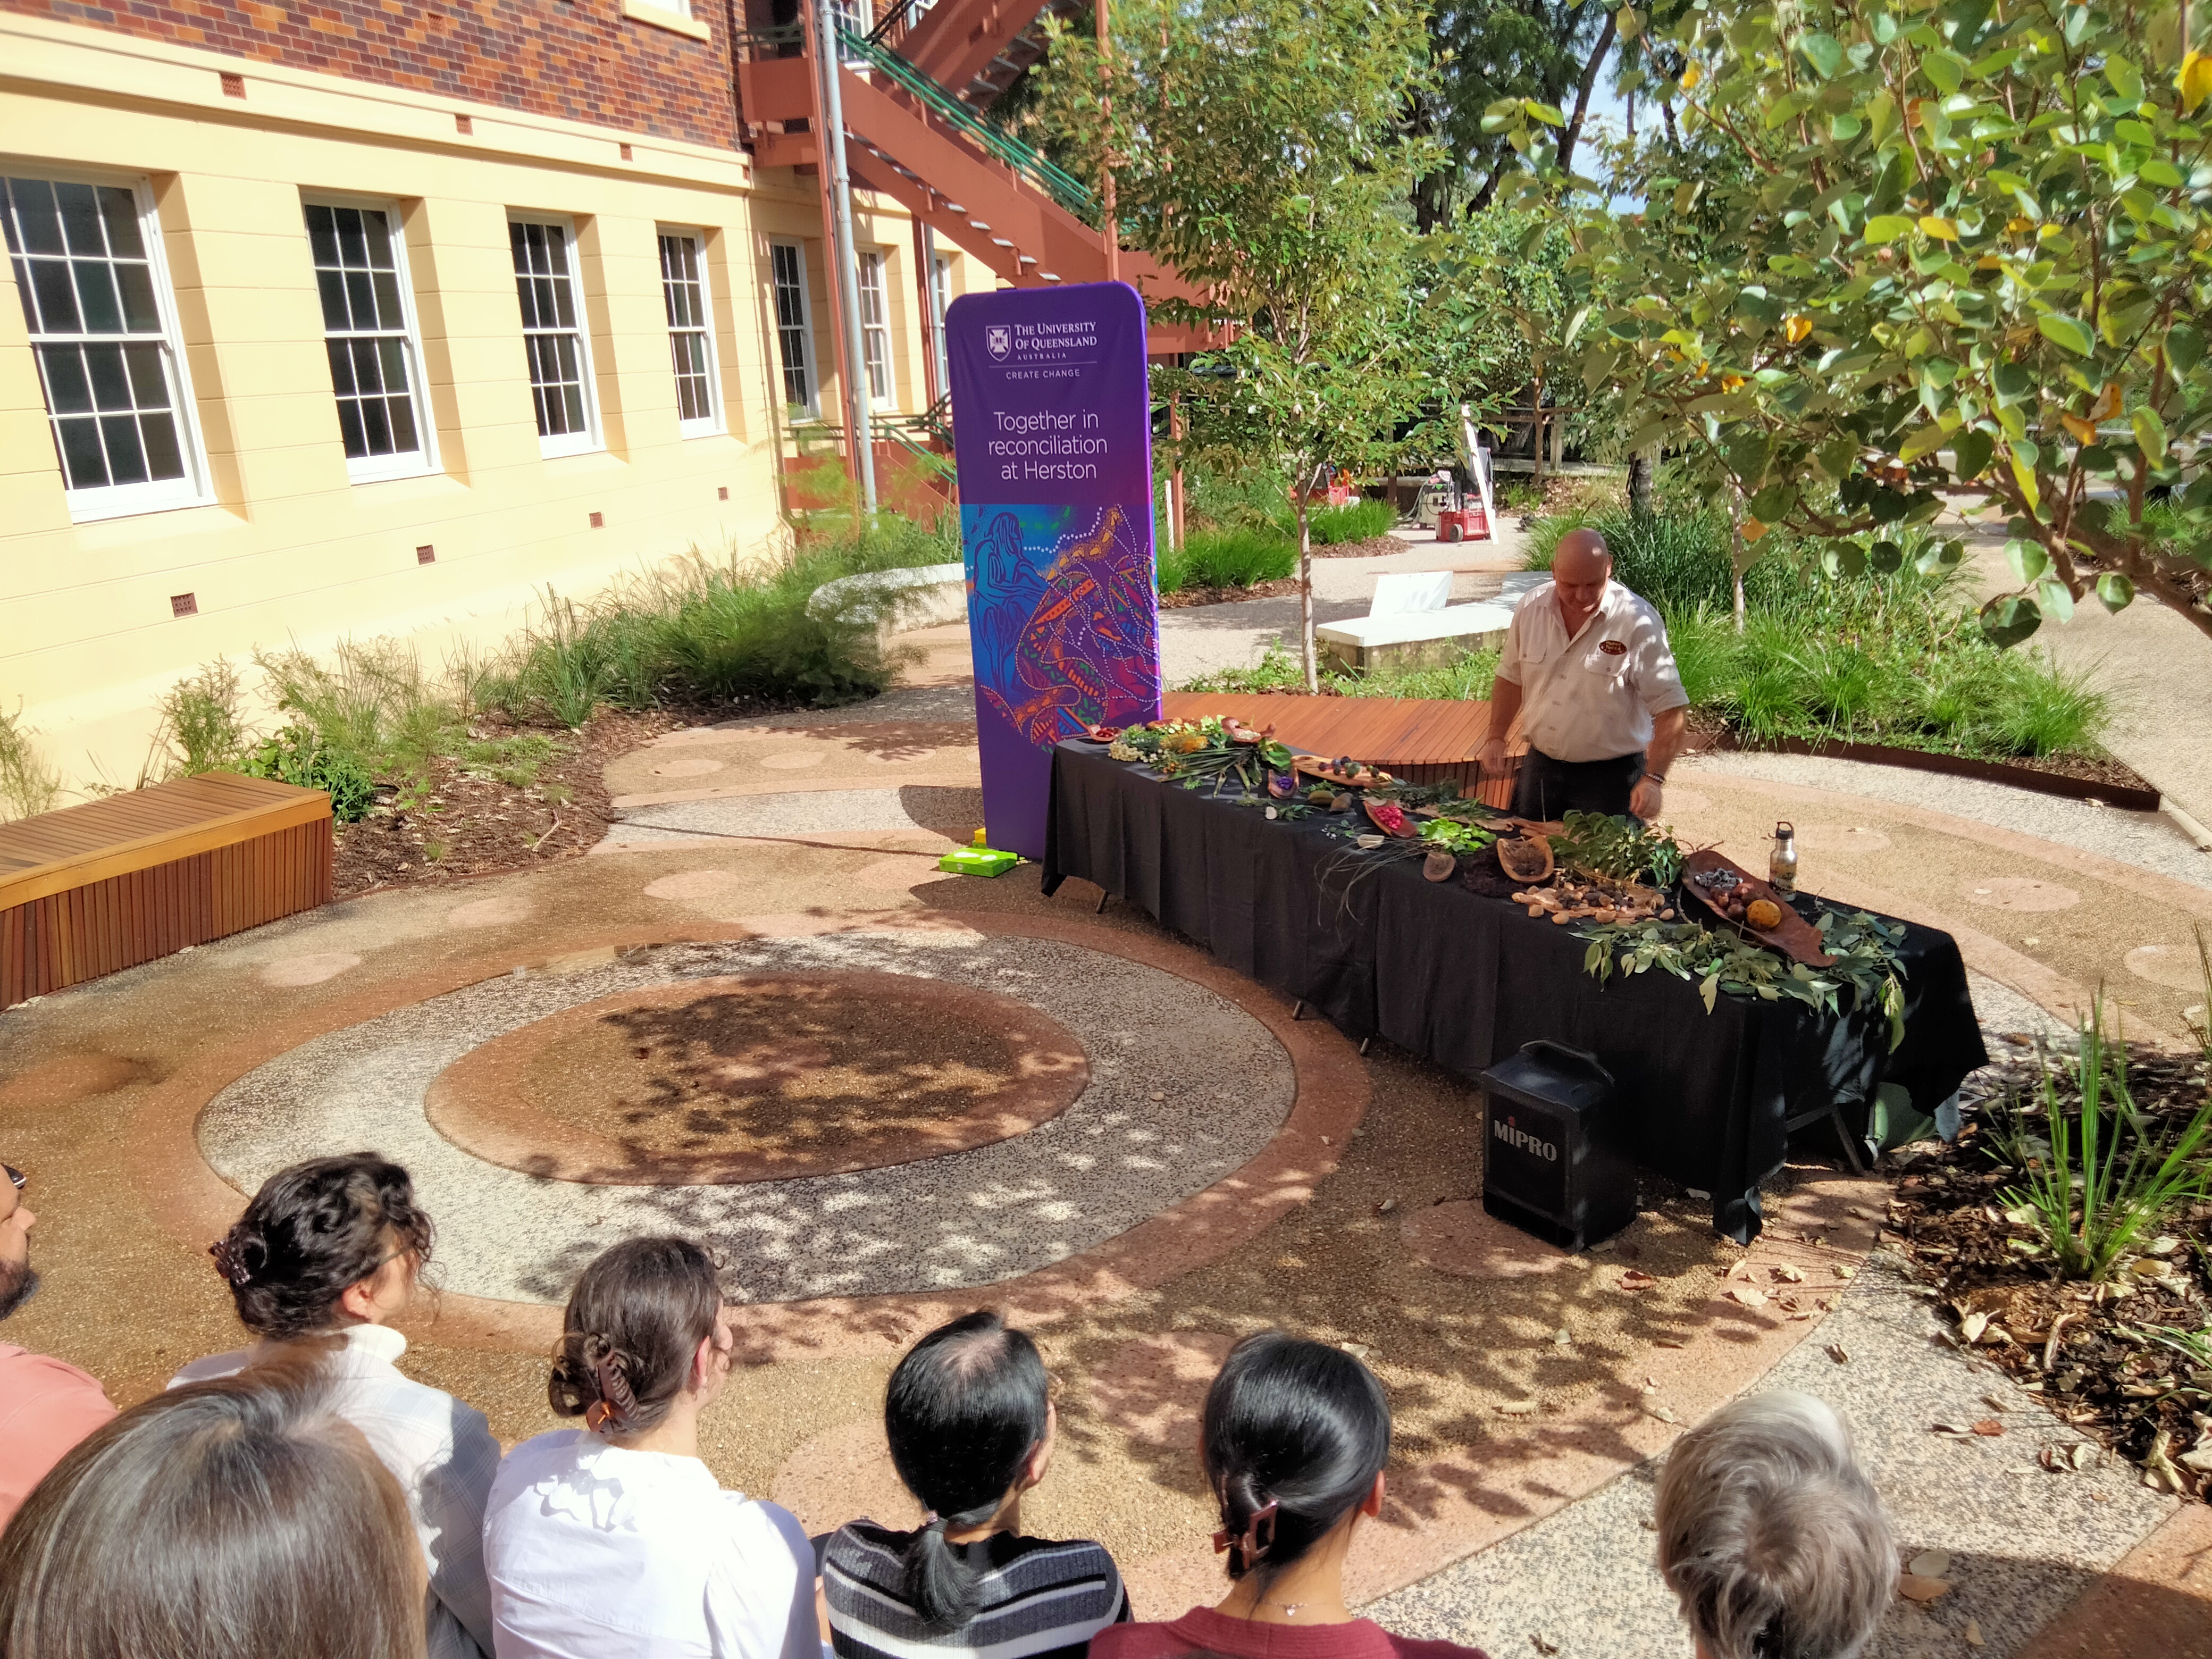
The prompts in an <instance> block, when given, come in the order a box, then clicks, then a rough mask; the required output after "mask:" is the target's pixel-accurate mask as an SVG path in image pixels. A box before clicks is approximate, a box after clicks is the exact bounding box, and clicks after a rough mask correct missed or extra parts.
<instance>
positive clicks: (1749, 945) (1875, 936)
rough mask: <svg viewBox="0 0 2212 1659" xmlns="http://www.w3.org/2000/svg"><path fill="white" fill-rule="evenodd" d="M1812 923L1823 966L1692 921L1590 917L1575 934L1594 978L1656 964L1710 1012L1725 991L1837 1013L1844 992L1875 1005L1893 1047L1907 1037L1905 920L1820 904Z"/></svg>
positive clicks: (1856, 1002) (1855, 1001) (1857, 1002)
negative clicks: (1692, 987) (1902, 971)
mask: <svg viewBox="0 0 2212 1659" xmlns="http://www.w3.org/2000/svg"><path fill="white" fill-rule="evenodd" d="M1817 926H1818V927H1819V928H1820V937H1821V941H1822V944H1821V948H1822V950H1823V951H1826V953H1827V954H1828V955H1830V956H1832V957H1835V962H1834V963H1832V965H1831V966H1829V967H1826V968H1808V967H1806V966H1805V965H1804V964H1803V963H1796V962H1790V961H1789V960H1787V959H1786V958H1784V957H1782V956H1780V955H1778V953H1776V952H1775V951H1770V950H1767V949H1765V948H1764V947H1763V946H1761V945H1757V944H1755V943H1753V941H1752V940H1750V939H1745V938H1743V937H1741V935H1739V934H1736V933H1724V932H1721V931H1718V930H1717V929H1714V928H1710V927H1705V926H1703V925H1701V924H1699V923H1698V922H1694V921H1639V922H1634V923H1630V924H1626V925H1621V924H1611V923H1593V924H1590V925H1589V926H1587V927H1577V929H1575V937H1576V938H1577V939H1588V940H1589V950H1588V951H1585V952H1584V953H1583V972H1584V973H1586V974H1588V975H1590V977H1591V978H1593V979H1595V980H1596V981H1598V982H1599V983H1600V984H1603V983H1604V982H1605V981H1607V980H1608V979H1611V978H1612V977H1613V975H1615V974H1620V975H1629V974H1640V973H1642V972H1644V970H1645V969H1649V968H1657V969H1660V970H1662V972H1665V973H1669V974H1672V975H1674V977H1675V978H1677V979H1686V980H1694V981H1697V984H1698V992H1699V995H1700V996H1702V997H1703V998H1704V999H1705V1012H1707V1013H1709V1014H1710V1013H1711V1012H1712V1011H1713V1005H1714V1003H1715V1001H1716V1000H1717V998H1718V997H1719V995H1720V994H1721V993H1722V992H1723V991H1729V992H1733V993H1735V994H1736V995H1739V996H1752V997H1757V998H1759V1000H1762V1001H1765V1002H1776V1001H1780V1000H1784V999H1787V1000H1790V1001H1793V1002H1802V1003H1805V1004H1807V1005H1808V1006H1811V1007H1814V1008H1816V1009H1819V1010H1820V1012H1823V1013H1830V1014H1833V1013H1837V1012H1843V1009H1844V1005H1843V1002H1842V996H1843V994H1844V992H1845V991H1849V992H1850V995H1851V1000H1850V1008H1852V1009H1859V1008H1867V1007H1878V1008H1880V1009H1881V1012H1882V1015H1883V1017H1884V1018H1886V1019H1887V1021H1888V1022H1889V1046H1890V1047H1891V1048H1896V1047H1897V1045H1898V1044H1899V1043H1900V1042H1903V1041H1904V1040H1905V987H1904V984H1903V983H1902V981H1899V978H1898V961H1899V957H1898V946H1899V945H1900V944H1902V943H1903V942H1904V939H1905V925H1904V924H1903V923H1902V922H1890V921H1882V920H1881V918H1880V917H1879V916H1872V915H1868V914H1867V913H1866V912H1865V911H1863V910H1860V911H1857V912H1855V913H1853V914H1850V915H1845V914H1844V912H1842V911H1839V910H1827V909H1823V910H1822V911H1821V913H1820V921H1819V922H1818V924H1817Z"/></svg>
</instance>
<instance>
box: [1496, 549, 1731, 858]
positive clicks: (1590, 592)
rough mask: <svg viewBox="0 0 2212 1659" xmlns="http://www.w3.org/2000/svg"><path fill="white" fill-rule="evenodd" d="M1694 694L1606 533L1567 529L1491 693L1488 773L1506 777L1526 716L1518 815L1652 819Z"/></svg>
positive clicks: (1519, 618)
mask: <svg viewBox="0 0 2212 1659" xmlns="http://www.w3.org/2000/svg"><path fill="white" fill-rule="evenodd" d="M1689 702H1690V699H1689V697H1688V696H1686V694H1685V693H1684V691H1683V690H1682V677H1681V675H1680V673H1678V672H1677V671H1676V670H1675V667H1674V652H1673V650H1672V649H1671V648H1670V647H1668V643H1667V624H1666V623H1663V622H1662V621H1661V620H1660V619H1659V613H1658V612H1657V611H1655V610H1653V609H1652V608H1651V606H1650V605H1649V604H1648V603H1646V602H1645V601H1644V600H1643V599H1638V597H1637V596H1636V595H1635V594H1633V593H1632V592H1629V591H1628V590H1627V589H1626V588H1625V587H1623V586H1621V585H1620V583H1619V582H1617V581H1615V580H1613V555H1612V554H1611V552H1609V551H1608V550H1607V548H1606V544H1605V538H1604V537H1602V536H1601V535H1600V534H1598V532H1596V531H1595V530H1573V531H1570V532H1567V533H1566V534H1565V536H1562V537H1561V538H1559V549H1558V550H1557V551H1556V553H1554V555H1553V559H1552V580H1551V581H1550V582H1549V583H1548V584H1547V585H1546V586H1542V587H1539V588H1536V589H1534V591H1532V592H1530V593H1529V594H1528V596H1527V597H1526V598H1525V599H1522V601H1521V604H1520V605H1519V607H1518V608H1517V609H1516V610H1515V611H1514V613H1513V625H1512V626H1511V627H1510V629H1507V630H1506V635H1505V649H1504V653H1503V654H1502V655H1501V656H1500V657H1499V659H1498V677H1497V683H1496V686H1495V689H1494V690H1492V693H1491V699H1490V730H1491V734H1492V735H1491V736H1490V737H1488V738H1485V739H1484V741H1483V744H1482V746H1481V747H1480V749H1478V750H1476V751H1475V758H1476V760H1477V762H1478V763H1479V764H1480V767H1481V769H1482V772H1483V774H1484V775H1485V776H1487V777H1498V776H1502V775H1504V770H1505V734H1506V732H1507V730H1508V729H1509V728H1510V726H1512V724H1513V721H1514V718H1515V716H1516V715H1518V716H1520V717H1521V719H1522V731H1523V732H1524V734H1525V735H1526V736H1527V738H1528V754H1527V755H1526V756H1525V757H1523V758H1522V762H1521V773H1520V777H1519V779H1518V781H1516V783H1515V785H1514V789H1513V811H1514V812H1515V814H1516V816H1518V817H1524V818H1534V819H1542V820H1546V821H1550V820H1555V819H1557V818H1559V817H1563V816H1564V815H1565V814H1566V813H1568V812H1570V811H1583V812H1607V813H1611V814H1613V815H1614V816H1616V817H1618V816H1620V815H1622V814H1628V815H1630V816H1632V817H1638V818H1641V819H1644V820H1647V821H1648V820H1650V819H1651V818H1654V817H1657V816H1658V814H1659V811H1660V808H1661V805H1662V801H1663V799H1664V797H1663V794H1662V791H1663V789H1664V787H1665V785H1666V782H1667V769H1668V767H1669V766H1671V765H1672V764H1673V763H1674V756H1675V753H1676V751H1677V750H1680V748H1681V746H1682V728H1683V726H1684V724H1685V722H1686V719H1687V713H1688V708H1689Z"/></svg>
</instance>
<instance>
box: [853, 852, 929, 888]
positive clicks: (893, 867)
mask: <svg viewBox="0 0 2212 1659" xmlns="http://www.w3.org/2000/svg"><path fill="white" fill-rule="evenodd" d="M942 874H944V872H943V871H941V870H939V868H938V867H937V860H935V859H933V858H930V857H927V856H926V855H917V856H915V857H912V858H890V859H878V860H876V861H875V862H874V863H873V864H864V865H862V866H860V868H859V869H858V870H856V871H854V872H853V884H854V886H856V887H866V888H869V889H872V890H875V891H878V892H883V891H889V892H895V893H903V892H905V891H906V890H907V889H908V888H909V887H912V886H914V885H915V884H917V883H920V882H925V881H934V880H936V879H937V878H938V877H939V876H940V875H942Z"/></svg>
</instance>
